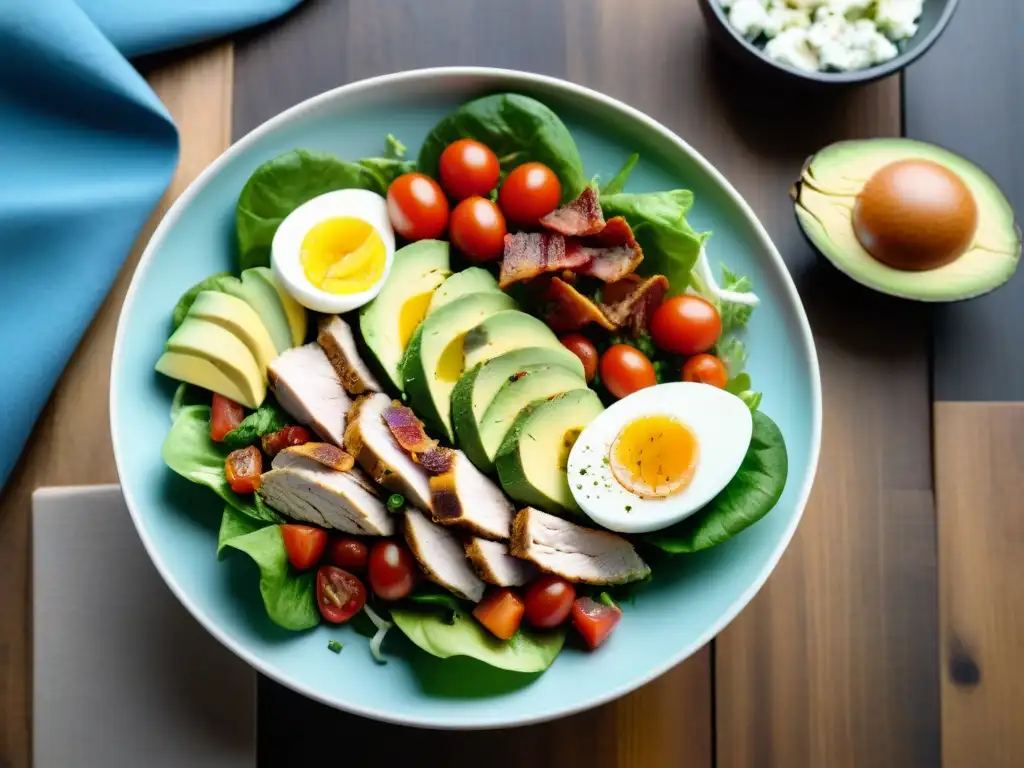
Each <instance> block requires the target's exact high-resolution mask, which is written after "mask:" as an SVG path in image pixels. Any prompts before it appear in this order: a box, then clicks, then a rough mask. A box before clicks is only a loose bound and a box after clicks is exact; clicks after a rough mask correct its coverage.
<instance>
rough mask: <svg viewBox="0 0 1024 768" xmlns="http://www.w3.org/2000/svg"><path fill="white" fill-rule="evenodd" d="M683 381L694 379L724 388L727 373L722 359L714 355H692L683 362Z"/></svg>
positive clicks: (727, 376) (727, 379)
mask: <svg viewBox="0 0 1024 768" xmlns="http://www.w3.org/2000/svg"><path fill="white" fill-rule="evenodd" d="M683 381H696V382H698V383H700V384H710V385H711V386H713V387H718V388H719V389H725V385H726V382H728V381H729V374H728V373H726V371H725V366H724V365H723V364H722V361H721V360H719V359H718V358H717V357H715V356H714V355H708V354H701V355H694V356H693V357H691V358H690V359H689V360H687V361H686V362H685V363H683Z"/></svg>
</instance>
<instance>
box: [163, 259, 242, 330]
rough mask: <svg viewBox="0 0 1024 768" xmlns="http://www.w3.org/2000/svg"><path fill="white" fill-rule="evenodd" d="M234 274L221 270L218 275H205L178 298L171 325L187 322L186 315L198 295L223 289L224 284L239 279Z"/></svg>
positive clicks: (175, 326)
mask: <svg viewBox="0 0 1024 768" xmlns="http://www.w3.org/2000/svg"><path fill="white" fill-rule="evenodd" d="M237 279H238V278H236V277H235V276H234V275H232V274H231V273H229V272H219V273H217V274H216V275H210V276H209V277H204V278H203V279H202V280H200V281H199V282H198V283H196V284H195V285H193V286H192V287H191V288H189V289H188V290H187V291H185V293H184V294H182V297H181V298H180V299H178V303H177V304H175V305H174V313H173V314H172V315H171V326H172V327H173V328H177V327H178V326H179V325H181V324H182V323H183V322H185V316H186V315H187V314H188V311H189V310H190V309H192V305H193V304H194V303H195V300H196V296H198V295H199V294H200V293H202V292H203V291H223V290H224V284H225V283H226V282H228V281H231V280H237Z"/></svg>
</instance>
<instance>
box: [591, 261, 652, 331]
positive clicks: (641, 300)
mask: <svg viewBox="0 0 1024 768" xmlns="http://www.w3.org/2000/svg"><path fill="white" fill-rule="evenodd" d="M627 277H628V278H636V276H635V275H628V276H627ZM624 291H625V295H622V294H623V292H624ZM666 292H668V278H667V277H665V276H664V275H654V276H652V277H649V278H647V279H646V280H644V281H643V282H640V281H639V279H624V280H620V281H618V282H617V283H611V284H609V285H608V286H607V287H606V288H605V290H604V295H603V296H602V302H601V311H602V313H603V314H604V315H605V316H607V317H608V319H609V320H611V322H613V323H614V324H615V325H616V326H617V327H619V328H622V327H623V326H625V325H629V327H630V330H632V331H633V335H634V336H639V335H640V334H641V333H644V332H645V331H646V330H647V326H648V324H649V323H650V321H651V315H653V314H654V310H656V309H657V308H658V306H659V305H660V304H661V302H662V300H663V299H664V298H665V294H666ZM620 296H621V298H617V297H620Z"/></svg>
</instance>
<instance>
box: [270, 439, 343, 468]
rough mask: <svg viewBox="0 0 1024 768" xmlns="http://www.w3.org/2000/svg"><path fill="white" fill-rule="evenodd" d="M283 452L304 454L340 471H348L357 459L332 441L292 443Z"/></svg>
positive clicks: (294, 454) (318, 462) (296, 454)
mask: <svg viewBox="0 0 1024 768" xmlns="http://www.w3.org/2000/svg"><path fill="white" fill-rule="evenodd" d="M281 453H283V454H288V455H293V456H303V457H305V458H307V459H312V460H313V461H315V462H316V463H317V464H323V465H324V466H325V467H328V468H330V469H334V470H337V471H338V472H348V471H349V470H350V469H352V467H353V466H354V465H355V463H356V460H355V459H354V458H353V457H352V456H351V455H349V454H348V453H345V451H343V450H341V448H339V447H338V446H336V445H332V444H331V443H303V444H302V445H292V446H289V447H287V448H285V449H284V450H283V451H281ZM278 455H280V454H278Z"/></svg>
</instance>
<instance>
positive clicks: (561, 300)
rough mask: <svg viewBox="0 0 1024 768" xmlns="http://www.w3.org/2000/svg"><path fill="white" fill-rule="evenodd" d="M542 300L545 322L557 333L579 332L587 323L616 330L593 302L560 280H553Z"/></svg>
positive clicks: (555, 278)
mask: <svg viewBox="0 0 1024 768" xmlns="http://www.w3.org/2000/svg"><path fill="white" fill-rule="evenodd" d="M542 298H543V301H544V302H545V306H544V322H546V323H547V324H548V326H549V327H550V328H551V330H553V331H554V332H555V333H565V332H566V331H578V330H579V329H580V328H582V327H583V326H585V325H586V324H587V323H597V324H598V325H600V326H601V327H602V328H605V329H607V330H609V331H614V330H615V328H616V326H615V324H614V323H612V321H611V320H609V319H608V318H607V317H605V316H604V313H603V312H602V311H601V309H600V308H599V307H598V306H597V305H596V304H595V303H594V302H593V301H591V300H590V299H588V298H587V297H586V296H584V295H583V294H582V293H580V292H579V291H577V290H576V289H575V288H573V287H572V286H571V285H569V284H568V283H566V282H564V281H563V280H561V279H560V278H557V277H552V278H551V280H550V282H549V283H548V286H547V288H546V289H545V291H544V294H543V297H542Z"/></svg>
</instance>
